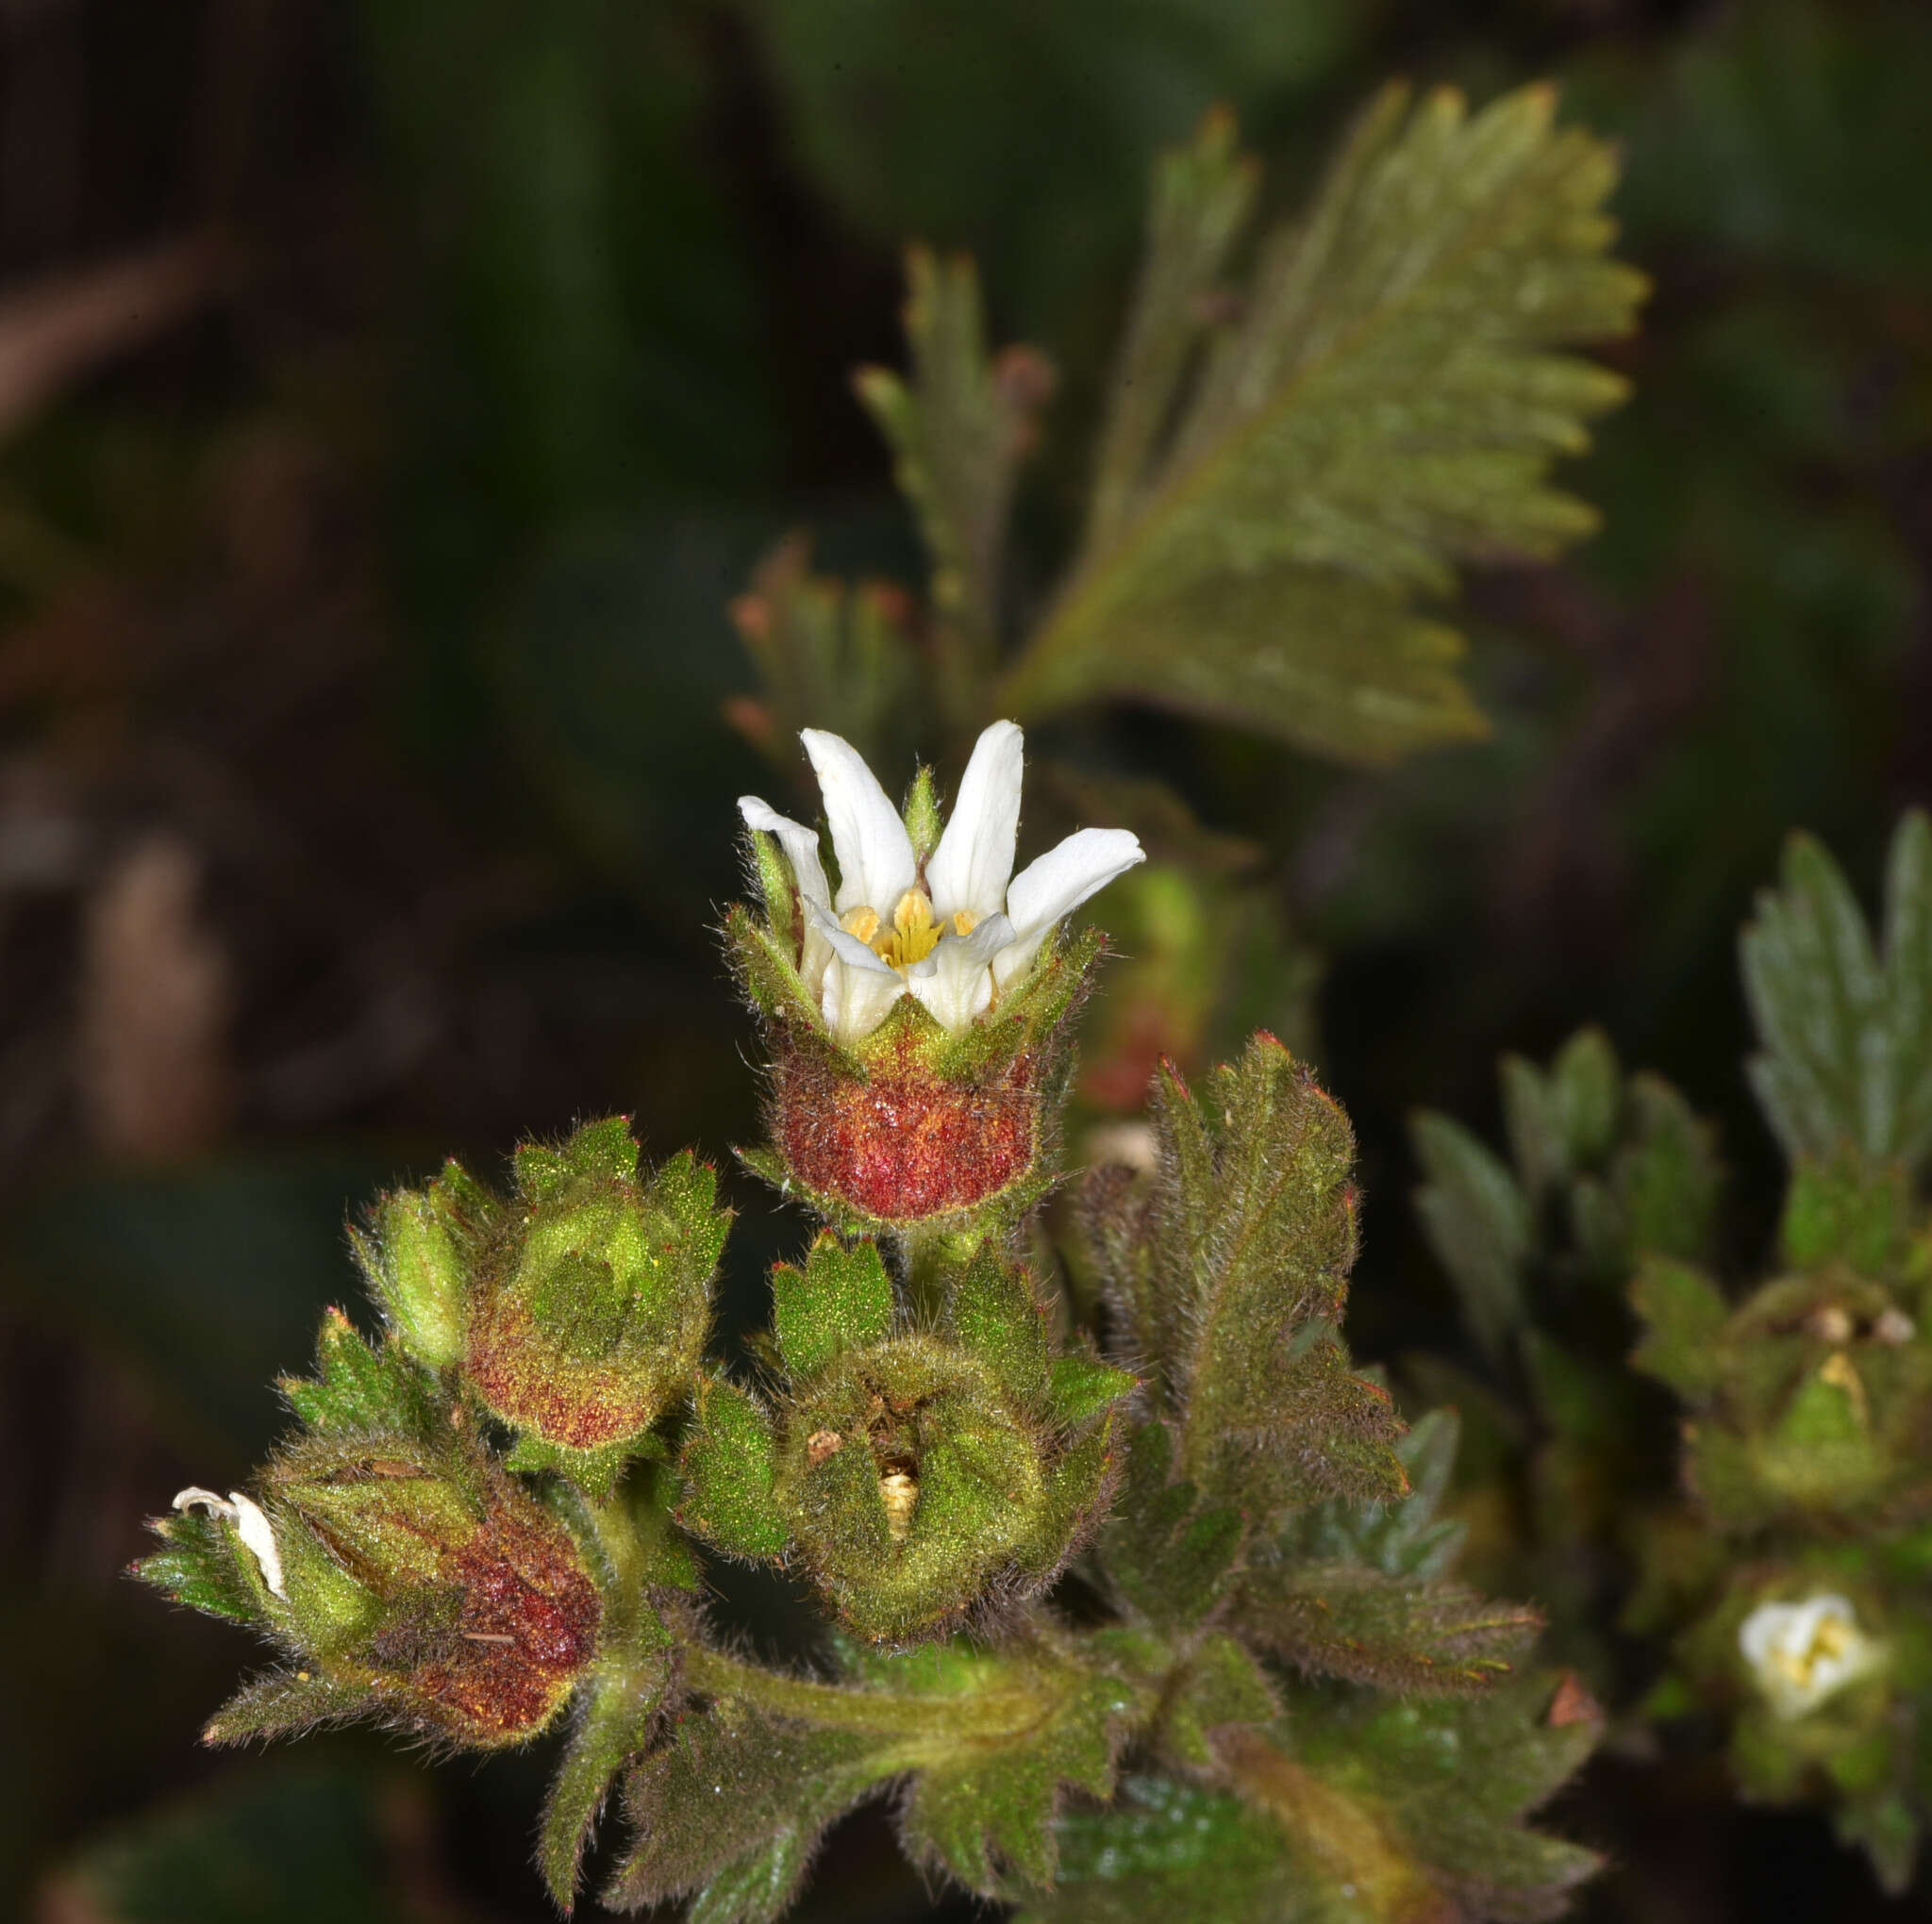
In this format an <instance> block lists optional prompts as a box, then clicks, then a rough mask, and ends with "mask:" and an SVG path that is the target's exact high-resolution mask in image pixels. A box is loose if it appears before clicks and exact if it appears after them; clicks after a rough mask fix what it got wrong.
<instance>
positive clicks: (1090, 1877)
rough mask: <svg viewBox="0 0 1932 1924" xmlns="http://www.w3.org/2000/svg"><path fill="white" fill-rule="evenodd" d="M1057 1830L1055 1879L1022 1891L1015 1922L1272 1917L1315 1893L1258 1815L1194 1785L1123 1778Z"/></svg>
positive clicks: (1234, 1923) (1302, 1907)
mask: <svg viewBox="0 0 1932 1924" xmlns="http://www.w3.org/2000/svg"><path fill="white" fill-rule="evenodd" d="M1058 1831H1059V1843H1060V1850H1059V1877H1058V1886H1057V1888H1056V1889H1055V1890H1053V1891H1052V1892H1050V1893H1041V1892H1029V1893H1028V1894H1027V1896H1028V1899H1029V1901H1028V1903H1027V1905H1026V1908H1025V1909H1024V1910H1023V1911H1022V1912H1021V1913H1020V1915H1019V1917H1018V1918H1017V1919H1016V1924H1146V1920H1147V1919H1149V1918H1160V1919H1162V1920H1164V1924H1281V1920H1283V1919H1288V1918H1296V1917H1300V1916H1306V1915H1307V1903H1308V1900H1309V1899H1310V1898H1311V1897H1312V1896H1313V1895H1314V1893H1313V1892H1312V1891H1311V1890H1310V1887H1309V1880H1308V1878H1307V1875H1306V1873H1305V1872H1304V1871H1303V1870H1302V1868H1301V1866H1298V1865H1297V1864H1296V1863H1295V1862H1294V1861H1293V1860H1292V1859H1291V1858H1290V1856H1289V1854H1288V1852H1287V1851H1286V1850H1285V1849H1283V1848H1282V1847H1283V1840H1282V1835H1281V1833H1280V1831H1279V1830H1278V1829H1277V1828H1276V1827H1275V1826H1274V1824H1273V1823H1272V1822H1270V1820H1269V1819H1268V1818H1267V1817H1266V1816H1263V1815H1262V1814H1261V1813H1260V1812H1259V1811H1257V1810H1256V1809H1254V1808H1253V1807H1252V1806H1251V1805H1249V1804H1246V1803H1244V1802H1242V1801H1241V1799H1239V1798H1237V1797H1232V1796H1230V1795H1229V1794H1228V1793H1227V1792H1225V1791H1221V1790H1212V1789H1209V1788H1208V1787H1206V1786H1205V1785H1202V1784H1198V1783H1177V1782H1175V1781H1174V1780H1173V1779H1170V1778H1164V1777H1146V1776H1137V1777H1130V1778H1128V1779H1126V1780H1125V1781H1124V1783H1122V1785H1121V1797H1120V1800H1119V1801H1118V1802H1117V1803H1115V1804H1113V1805H1111V1806H1109V1807H1108V1808H1107V1809H1105V1810H1082V1809H1075V1810H1070V1811H1068V1812H1066V1813H1065V1814H1064V1815H1063V1816H1061V1817H1060V1820H1059V1824H1058Z"/></svg>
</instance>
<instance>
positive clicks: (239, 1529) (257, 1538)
mask: <svg viewBox="0 0 1932 1924" xmlns="http://www.w3.org/2000/svg"><path fill="white" fill-rule="evenodd" d="M173 1507H174V1508H175V1509H177V1510H206V1511H207V1512H208V1515H209V1516H210V1517H218V1518H221V1520H222V1521H223V1522H224V1523H232V1524H233V1525H234V1526H235V1534H236V1535H237V1536H239V1537H240V1538H241V1539H242V1546H243V1548H244V1549H246V1550H247V1551H248V1552H249V1554H250V1555H252V1556H253V1557H254V1558H255V1560H256V1562H257V1563H258V1564H259V1565H260V1566H261V1580H262V1582H263V1583H264V1584H267V1585H268V1588H269V1594H270V1595H271V1596H274V1597H279V1598H280V1599H281V1600H282V1601H283V1602H284V1603H286V1602H287V1601H289V1593H288V1591H287V1590H286V1589H284V1588H283V1587H282V1553H281V1551H279V1550H277V1549H276V1548H275V1529H274V1527H273V1526H272V1525H271V1524H270V1522H269V1520H268V1514H267V1512H266V1511H264V1510H263V1509H262V1507H261V1505H260V1504H259V1503H258V1502H257V1501H255V1499H254V1498H253V1497H244V1496H243V1495H242V1492H241V1491H240V1490H230V1491H229V1492H228V1494H227V1495H226V1496H225V1497H222V1496H217V1495H216V1493H215V1492H214V1491H213V1490H205V1489H202V1488H200V1487H199V1486H198V1485H191V1486H190V1487H189V1488H187V1489H185V1490H181V1491H178V1492H177V1493H176V1494H175V1501H174V1505H173Z"/></svg>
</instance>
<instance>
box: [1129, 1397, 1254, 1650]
mask: <svg viewBox="0 0 1932 1924" xmlns="http://www.w3.org/2000/svg"><path fill="white" fill-rule="evenodd" d="M1173 1469H1174V1439H1173V1435H1172V1433H1171V1432H1170V1430H1169V1428H1168V1426H1167V1425H1166V1424H1165V1423H1164V1422H1162V1421H1160V1420H1159V1419H1158V1418H1156V1419H1155V1420H1153V1421H1152V1422H1147V1423H1142V1424H1141V1427H1140V1428H1139V1429H1138V1430H1136V1431H1135V1432H1134V1434H1133V1435H1132V1437H1131V1438H1130V1439H1129V1441H1128V1445H1127V1451H1126V1478H1125V1484H1124V1489H1123V1492H1122V1498H1121V1501H1119V1502H1117V1503H1116V1504H1115V1505H1114V1508H1113V1513H1112V1515H1111V1516H1110V1517H1108V1520H1107V1523H1106V1525H1105V1526H1104V1528H1103V1530H1102V1533H1101V1538H1100V1553H1101V1564H1102V1567H1104V1568H1105V1570H1106V1572H1107V1575H1108V1580H1109V1582H1110V1583H1111V1584H1113V1586H1114V1588H1115V1590H1116V1591H1117V1592H1118V1594H1119V1597H1120V1600H1121V1601H1122V1602H1124V1604H1125V1605H1126V1606H1127V1607H1128V1608H1129V1609H1130V1610H1132V1611H1134V1612H1136V1613H1138V1614H1139V1615H1140V1616H1141V1617H1144V1618H1146V1619H1147V1620H1148V1621H1149V1622H1151V1623H1153V1624H1155V1625H1156V1626H1158V1628H1160V1629H1163V1630H1182V1629H1186V1628H1189V1627H1191V1625H1193V1624H1195V1623H1197V1622H1199V1621H1200V1620H1201V1618H1202V1617H1206V1616H1207V1615H1208V1612H1209V1611H1210V1610H1211V1609H1212V1608H1213V1607H1214V1605H1215V1604H1216V1602H1218V1601H1220V1598H1221V1595H1222V1592H1223V1590H1224V1587H1225V1585H1226V1584H1227V1581H1228V1579H1229V1576H1230V1575H1231V1573H1232V1571H1233V1569H1234V1567H1235V1563H1236V1559H1237V1558H1238V1557H1239V1555H1240V1553H1241V1544H1242V1541H1243V1539H1244V1538H1245V1537H1246V1534H1247V1525H1246V1522H1245V1520H1244V1519H1243V1518H1242V1516H1241V1512H1240V1511H1239V1510H1238V1509H1234V1508H1232V1507H1226V1506H1224V1507H1218V1508H1217V1507H1209V1506H1206V1505H1204V1504H1203V1503H1202V1501H1201V1493H1200V1491H1199V1490H1198V1489H1197V1488H1196V1487H1195V1486H1194V1484H1191V1483H1188V1482H1185V1481H1182V1482H1174V1481H1171V1480H1170V1479H1171V1477H1172V1474H1173Z"/></svg>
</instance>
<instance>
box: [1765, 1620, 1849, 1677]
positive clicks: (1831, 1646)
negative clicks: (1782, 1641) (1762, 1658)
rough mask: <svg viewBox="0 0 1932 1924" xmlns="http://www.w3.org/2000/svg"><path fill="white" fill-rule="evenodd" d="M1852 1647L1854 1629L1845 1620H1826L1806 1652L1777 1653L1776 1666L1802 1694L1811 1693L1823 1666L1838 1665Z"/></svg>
mask: <svg viewBox="0 0 1932 1924" xmlns="http://www.w3.org/2000/svg"><path fill="white" fill-rule="evenodd" d="M1851 1647H1852V1626H1851V1625H1850V1624H1848V1623H1847V1622H1846V1621H1845V1620H1844V1618H1843V1617H1821V1618H1820V1619H1819V1622H1818V1628H1817V1629H1816V1630H1814V1631H1813V1632H1812V1633H1811V1641H1810V1642H1809V1643H1808V1644H1807V1645H1806V1647H1805V1648H1804V1649H1803V1650H1774V1651H1773V1652H1772V1657H1771V1661H1772V1665H1773V1667H1774V1668H1775V1669H1777V1670H1778V1671H1780V1672H1781V1673H1782V1674H1783V1675H1784V1676H1785V1677H1786V1678H1787V1679H1788V1680H1789V1681H1790V1683H1795V1684H1796V1685H1797V1686H1798V1687H1799V1688H1800V1689H1801V1690H1808V1689H1809V1688H1810V1687H1811V1683H1812V1681H1813V1679H1814V1677H1815V1676H1816V1674H1817V1671H1818V1667H1819V1666H1820V1665H1822V1664H1834V1663H1837V1662H1838V1661H1839V1660H1840V1658H1842V1657H1844V1656H1845V1655H1847V1654H1848V1653H1849V1651H1850V1650H1851Z"/></svg>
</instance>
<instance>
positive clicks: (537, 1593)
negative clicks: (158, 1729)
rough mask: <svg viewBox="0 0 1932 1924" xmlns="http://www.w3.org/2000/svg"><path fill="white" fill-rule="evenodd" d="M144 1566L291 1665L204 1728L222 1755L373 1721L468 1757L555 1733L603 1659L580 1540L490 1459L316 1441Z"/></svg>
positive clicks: (198, 1515) (190, 1506) (401, 1445)
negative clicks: (346, 1721)
mask: <svg viewBox="0 0 1932 1924" xmlns="http://www.w3.org/2000/svg"><path fill="white" fill-rule="evenodd" d="M155 1528H156V1529H157V1531H158V1534H160V1535H161V1536H162V1537H163V1539H164V1541H165V1545H166V1547H165V1548H164V1549H163V1551H161V1552H160V1554H158V1556H155V1557H151V1558H149V1559H148V1560H147V1562H146V1563H144V1564H143V1565H142V1567H141V1574H142V1576H144V1577H146V1578H147V1579H148V1581H150V1582H152V1583H154V1584H158V1586H159V1587H161V1588H163V1589H165V1590H167V1591H169V1592H170V1593H171V1594H172V1595H174V1596H175V1597H177V1598H179V1599H180V1601H183V1602H185V1603H190V1604H192V1605H194V1606H195V1607H196V1608H199V1609H203V1610H208V1611H209V1612H211V1613H213V1614H215V1615H219V1616H225V1617H233V1618H237V1619H240V1620H242V1621H243V1622H252V1623H254V1624H256V1625H258V1627H260V1628H262V1629H265V1630H267V1631H268V1632H269V1633H270V1634H273V1635H274V1636H275V1639H276V1641H277V1642H278V1643H280V1644H281V1645H282V1646H283V1647H284V1648H285V1649H286V1650H288V1651H289V1652H290V1654H291V1657H292V1658H293V1660H294V1667H293V1668H292V1669H291V1670H288V1671H284V1672H280V1673H277V1674H275V1675H273V1676H271V1677H269V1678H266V1679H264V1680H262V1681H261V1682H260V1683H257V1684H255V1685H253V1686H251V1688H250V1689H248V1690H246V1691H244V1692H243V1693H242V1696H241V1697H240V1698H239V1699H237V1700H236V1701H235V1702H234V1703H233V1704H231V1705H230V1706H229V1707H228V1709H227V1710H225V1712H223V1713H222V1714H221V1716H219V1717H216V1719H215V1720H214V1722H213V1723H212V1724H210V1725H209V1727H208V1736H209V1739H210V1741H214V1742H226V1741H236V1740H240V1739H242V1738H245V1737H250V1736H259V1735H272V1734H275V1733H279V1732H285V1731H291V1730H296V1729H300V1728H302V1727H304V1726H306V1725H308V1724H310V1723H313V1722H315V1721H318V1720H320V1719H324V1718H331V1719H333V1718H339V1717H348V1716H357V1715H373V1716H375V1717H382V1718H385V1719H387V1720H389V1721H391V1722H396V1723H400V1724H402V1725H404V1726H406V1727H407V1728H409V1729H412V1730H417V1731H421V1732H424V1733H427V1734H432V1735H436V1736H440V1737H443V1738H446V1739H448V1740H449V1741H451V1742H454V1743H458V1744H462V1745H466V1746H469V1747H472V1748H484V1749H489V1748H493V1747H495V1746H498V1745H502V1744H512V1743H518V1742H521V1741H522V1740H523V1739H525V1738H526V1737H530V1736H534V1735H535V1734H536V1733H538V1732H539V1731H541V1730H542V1729H543V1728H545V1726H546V1725H548V1724H549V1723H550V1722H551V1720H552V1719H553V1718H554V1717H556V1716H557V1714H558V1711H559V1710H561V1709H562V1707H563V1705H564V1704H565V1702H566V1701H568V1700H569V1698H570V1696H571V1694H572V1692H573V1691H574V1690H575V1687H576V1685H577V1683H578V1681H579V1679H580V1678H582V1677H583V1676H584V1674H585V1673H586V1671H587V1670H588V1668H589V1667H590V1666H591V1663H592V1662H593V1660H594V1659H595V1657H596V1655H597V1649H598V1633H599V1626H600V1620H601V1617H602V1611H603V1606H602V1602H601V1600H600V1597H599V1593H598V1590H597V1587H596V1584H595V1583H594V1581H593V1579H592V1575H591V1571H590V1569H589V1568H588V1567H587V1566H586V1564H585V1562H584V1559H583V1557H582V1555H581V1554H580V1552H579V1551H578V1548H577V1546H576V1543H575V1540H574V1539H573V1537H572V1536H571V1534H569V1532H568V1531H566V1530H565V1529H564V1528H563V1526H562V1525H561V1524H560V1523H558V1521H557V1520H556V1518H553V1517H552V1516H551V1515H549V1513H548V1512H546V1511H545V1510H543V1509H541V1507H539V1505H538V1504H537V1503H536V1502H535V1501H532V1499H531V1498H530V1497H529V1496H528V1495H527V1494H526V1493H525V1490H524V1488H523V1486H522V1485H521V1484H518V1483H517V1482H516V1481H515V1480H514V1479H513V1478H510V1477H508V1476H505V1475H504V1474H503V1473H502V1472H501V1471H500V1470H498V1469H497V1468H495V1467H494V1466H493V1465H492V1464H491V1463H490V1462H489V1460H488V1459H487V1458H486V1457H484V1456H483V1455H482V1454H481V1453H480V1452H476V1451H471V1450H468V1449H463V1448H458V1447H452V1448H451V1449H449V1450H446V1451H425V1450H424V1449H423V1448H422V1447H421V1445H420V1444H419V1443H417V1442H416V1441H415V1440H414V1439H412V1438H410V1437H408V1436H404V1435H387V1436H386V1435H374V1434H372V1435H362V1436H357V1437H353V1438H338V1437H324V1436H310V1437H308V1438H306V1439H304V1440H303V1441H301V1442H299V1443H297V1444H295V1445H294V1446H292V1447H291V1449H290V1450H288V1451H286V1452H284V1454H283V1455H281V1456H280V1457H278V1458H277V1459H275V1462H273V1463H272V1464H271V1465H270V1466H269V1468H268V1469H267V1471H266V1472H265V1474H264V1476H263V1479H262V1482H261V1484H260V1494H259V1499H256V1498H252V1497H249V1496H246V1495H244V1494H243V1493H242V1492H240V1491H236V1492H235V1493H233V1494H232V1495H231V1496H229V1497H228V1498H225V1499H224V1498H222V1497H219V1496H217V1495H215V1494H214V1493H213V1492H212V1491H208V1490H200V1489H190V1490H184V1491H182V1492H181V1494H180V1496H179V1497H177V1498H176V1499H175V1514H174V1515H173V1516H171V1517H168V1518H164V1519H162V1520H161V1521H160V1522H158V1524H157V1525H156V1526H155Z"/></svg>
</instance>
